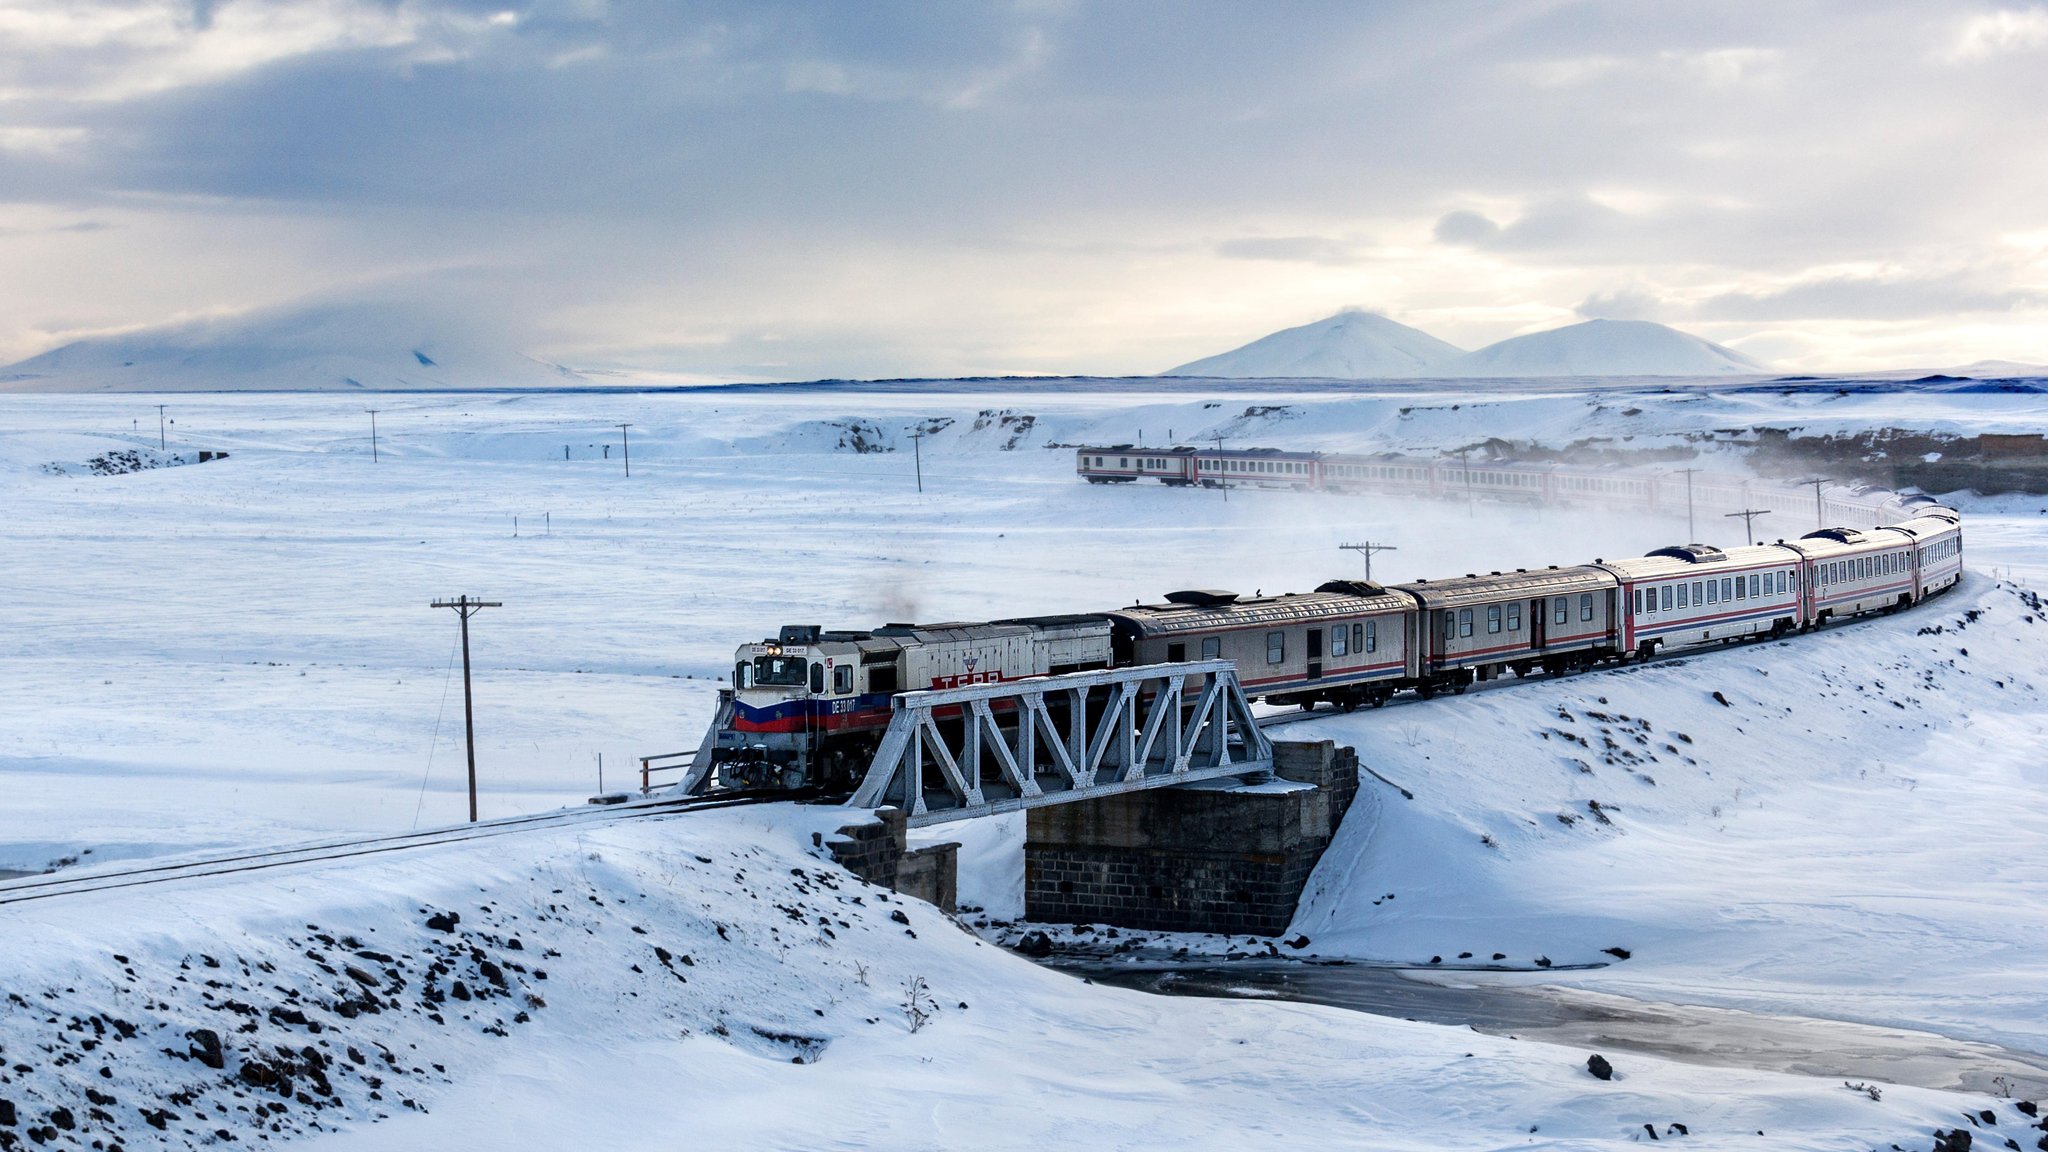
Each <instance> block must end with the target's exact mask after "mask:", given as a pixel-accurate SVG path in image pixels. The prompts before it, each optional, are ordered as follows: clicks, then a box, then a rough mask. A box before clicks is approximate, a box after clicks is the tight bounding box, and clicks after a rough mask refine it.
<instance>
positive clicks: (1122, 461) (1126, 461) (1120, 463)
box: [1116, 456, 1131, 468]
mask: <svg viewBox="0 0 2048 1152" xmlns="http://www.w3.org/2000/svg"><path fill="white" fill-rule="evenodd" d="M1116 466H1117V467H1119V468H1129V467H1130V466H1131V458H1130V457H1129V456H1119V457H1117V458H1116Z"/></svg>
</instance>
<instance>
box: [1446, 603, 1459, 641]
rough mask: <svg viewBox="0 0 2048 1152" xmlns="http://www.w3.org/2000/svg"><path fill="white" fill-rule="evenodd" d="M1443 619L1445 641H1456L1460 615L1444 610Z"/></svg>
mask: <svg viewBox="0 0 2048 1152" xmlns="http://www.w3.org/2000/svg"><path fill="white" fill-rule="evenodd" d="M1443 618H1444V639H1446V640H1451V639H1455V638H1456V637H1457V635H1458V614H1457V613H1456V612H1453V611H1451V610H1450V609H1448V608H1446V609H1444V616H1443Z"/></svg>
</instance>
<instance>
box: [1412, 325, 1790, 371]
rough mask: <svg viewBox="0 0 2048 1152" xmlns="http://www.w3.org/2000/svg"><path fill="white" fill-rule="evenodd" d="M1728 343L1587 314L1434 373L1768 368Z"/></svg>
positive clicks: (1470, 355)
mask: <svg viewBox="0 0 2048 1152" xmlns="http://www.w3.org/2000/svg"><path fill="white" fill-rule="evenodd" d="M1769 371H1770V368H1769V367H1767V366H1766V365H1764V364H1761V363H1758V362H1757V361H1755V360H1752V359H1750V358H1749V357H1747V356H1744V355H1743V354H1742V353H1740V352H1737V351H1735V350H1734V349H1732V348H1724V347H1722V346H1721V345H1719V344H1715V343H1712V342H1710V341H1707V340H1702V339H1700V338H1699V337H1697V336H1692V335H1689V334H1687V333H1684V332H1680V331H1679V330H1678V329H1676V328H1668V327H1666V326H1664V325H1662V324H1655V323H1652V322H1650V321H1648V320H1588V321H1586V322H1585V323H1583V324H1573V325H1570V326H1568V327H1565V328H1554V329H1552V330H1550V331H1548V332H1535V333H1531V334H1530V335H1527V336H1512V337H1509V338H1508V339H1506V340H1502V341H1500V342H1498V343H1495V344H1488V345H1487V346H1486V347H1484V348H1481V349H1479V350H1478V351H1476V352H1467V353H1466V354H1465V355H1463V356H1460V357H1458V358H1457V359H1455V360H1451V361H1449V362H1447V363H1444V364H1439V365H1437V366H1436V367H1435V368H1433V369H1431V371H1430V375H1432V376H1456V377H1510V376H1749V375H1755V374H1759V373H1764V372H1769Z"/></svg>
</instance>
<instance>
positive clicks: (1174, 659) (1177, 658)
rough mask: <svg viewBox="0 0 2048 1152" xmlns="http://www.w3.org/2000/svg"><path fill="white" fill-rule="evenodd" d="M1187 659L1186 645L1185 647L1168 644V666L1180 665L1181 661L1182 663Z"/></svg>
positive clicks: (1183, 645)
mask: <svg viewBox="0 0 2048 1152" xmlns="http://www.w3.org/2000/svg"><path fill="white" fill-rule="evenodd" d="M1187 658H1188V646H1187V645H1185V644H1168V645H1167V646H1166V662H1167V663H1168V664H1178V663H1180V662H1181V661H1183V660H1185V659H1187Z"/></svg>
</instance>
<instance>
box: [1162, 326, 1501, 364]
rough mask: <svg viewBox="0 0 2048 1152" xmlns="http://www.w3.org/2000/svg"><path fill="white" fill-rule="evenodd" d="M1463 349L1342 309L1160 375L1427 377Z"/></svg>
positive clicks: (1408, 329) (1411, 329)
mask: <svg viewBox="0 0 2048 1152" xmlns="http://www.w3.org/2000/svg"><path fill="white" fill-rule="evenodd" d="M1463 351H1464V349H1462V348H1459V347H1457V346H1456V345H1453V344H1448V343H1446V342H1444V341H1442V340H1439V339H1437V338H1436V337H1434V336H1431V335H1430V334H1429V333H1427V332H1424V331H1422V330H1421V329H1419V328H1410V327H1409V326H1407V325H1406V324H1400V323H1396V322H1395V321H1392V320H1389V319H1387V318H1386V317H1385V316H1381V315H1378V314H1377V313H1373V312H1360V311H1353V310H1346V311H1343V312H1339V313H1337V314H1336V315H1335V316H1329V317H1325V318H1324V319H1321V320H1318V321H1316V322H1315V323H1313V324H1303V325H1301V326H1300V327H1297V328H1286V329H1282V330H1281V331H1279V332H1275V333H1273V334H1272V335H1270V336H1262V337H1260V338H1259V339H1257V340H1254V341H1252V342H1251V343H1249V344H1246V345H1244V346H1243V347H1240V348H1233V349H1231V350H1230V351H1228V352H1224V353H1221V354H1220V355H1216V356H1209V357H1205V358H1203V359H1201V360H1196V361H1193V362H1191V363H1187V364H1183V365H1181V366H1180V367H1178V368H1170V369H1168V370H1167V371H1165V372H1162V373H1160V375H1162V376H1208V377H1216V378H1228V379H1249V378H1267V379H1274V378H1284V377H1292V376H1306V377H1326V378H1333V379H1341V380H1361V379H1371V378H1375V377H1399V376H1427V375H1430V374H1431V369H1434V368H1435V367H1436V366H1438V365H1440V364H1442V363H1444V362H1445V361H1447V360H1451V359H1453V358H1455V357H1456V356H1458V355H1459V354H1461V353H1462V352H1463Z"/></svg>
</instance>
